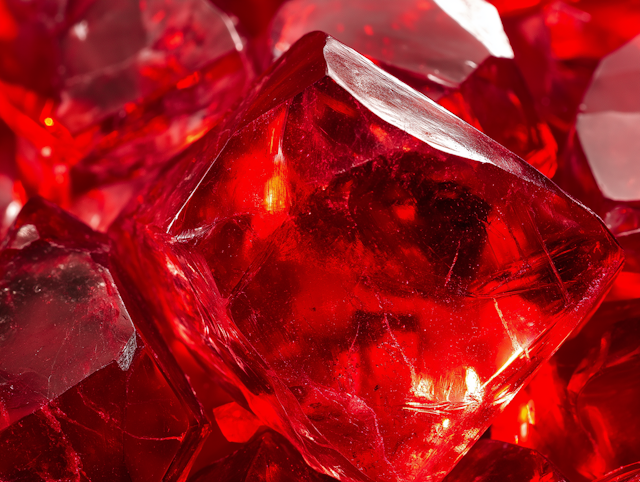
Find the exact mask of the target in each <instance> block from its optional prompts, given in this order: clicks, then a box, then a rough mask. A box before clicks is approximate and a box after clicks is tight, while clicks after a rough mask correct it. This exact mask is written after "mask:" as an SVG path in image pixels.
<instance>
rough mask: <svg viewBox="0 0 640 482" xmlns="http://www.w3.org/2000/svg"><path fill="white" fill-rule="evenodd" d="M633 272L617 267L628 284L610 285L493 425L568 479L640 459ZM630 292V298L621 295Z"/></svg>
mask: <svg viewBox="0 0 640 482" xmlns="http://www.w3.org/2000/svg"><path fill="white" fill-rule="evenodd" d="M633 274H634V273H630V272H623V273H622V275H621V276H620V277H619V278H618V280H616V284H618V282H621V283H623V284H624V285H626V286H617V287H616V286H615V285H614V289H613V290H612V292H611V295H610V296H609V298H608V299H607V300H608V301H605V303H604V304H603V305H602V306H601V307H600V309H599V310H598V311H597V312H596V314H595V315H594V316H593V318H592V319H591V320H590V321H589V323H587V324H586V325H585V326H584V327H583V328H582V330H581V331H580V333H579V334H578V335H577V336H575V337H573V338H572V339H571V340H569V341H567V342H566V343H565V345H563V346H562V347H561V348H560V350H559V351H558V353H556V355H555V356H554V357H553V358H552V359H551V361H550V362H549V363H547V364H545V365H544V366H543V368H542V369H541V370H540V372H538V374H537V375H536V376H535V377H534V379H533V380H532V381H531V383H530V384H529V385H528V386H527V387H526V388H525V389H524V390H522V392H520V393H519V394H518V395H517V396H516V398H515V399H514V400H513V402H511V404H510V406H509V407H508V408H507V409H506V410H505V412H504V413H503V414H502V415H500V416H499V417H498V418H497V419H496V421H495V422H494V425H493V427H492V436H493V437H495V438H498V439H501V440H507V441H510V442H516V443H519V444H521V445H523V446H525V447H531V448H534V449H536V450H538V451H540V452H541V453H543V454H544V455H546V456H547V457H548V458H549V459H550V460H552V461H553V462H554V463H555V464H557V465H558V466H559V467H560V468H561V469H562V471H563V472H564V473H566V474H567V475H568V476H569V477H570V479H571V480H572V481H586V480H593V479H595V478H598V477H602V476H603V475H604V474H606V473H607V472H609V471H612V470H614V469H616V468H618V467H620V466H621V465H625V464H630V463H633V462H634V461H636V460H638V459H640V450H638V444H637V433H638V430H640V417H639V416H638V414H637V402H638V400H640V385H639V384H638V381H637V377H636V374H637V372H638V370H640V356H639V353H638V349H637V348H638V346H640V331H639V329H638V321H639V319H640V298H639V297H638V294H639V293H640V291H638V289H637V281H636V283H635V286H634V284H633V279H634V278H633V276H632V275H633ZM635 276H636V278H637V275H635ZM630 281H631V282H630ZM634 288H635V289H634ZM625 289H626V290H625ZM628 293H631V294H633V295H635V298H625V296H628Z"/></svg>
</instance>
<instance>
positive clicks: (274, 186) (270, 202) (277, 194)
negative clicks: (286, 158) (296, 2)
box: [264, 174, 287, 214]
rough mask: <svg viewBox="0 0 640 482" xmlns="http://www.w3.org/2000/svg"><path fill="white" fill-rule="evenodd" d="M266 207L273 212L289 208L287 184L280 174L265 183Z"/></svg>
mask: <svg viewBox="0 0 640 482" xmlns="http://www.w3.org/2000/svg"><path fill="white" fill-rule="evenodd" d="M264 207H265V209H266V210H267V211H268V212H270V213H272V214H273V213H279V212H282V211H284V210H285V209H287V185H286V184H285V181H284V179H283V178H282V176H280V175H279V174H275V175H274V176H273V177H272V178H271V179H269V180H268V181H267V183H266V184H265V185H264Z"/></svg>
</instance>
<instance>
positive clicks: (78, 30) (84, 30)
mask: <svg viewBox="0 0 640 482" xmlns="http://www.w3.org/2000/svg"><path fill="white" fill-rule="evenodd" d="M71 32H72V33H73V35H75V36H76V37H77V38H78V40H81V41H85V40H87V34H88V33H89V24H88V23H87V21H86V20H83V21H82V22H78V23H76V24H75V25H74V26H73V27H71Z"/></svg>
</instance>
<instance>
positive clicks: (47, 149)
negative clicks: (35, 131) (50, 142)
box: [40, 146, 51, 157]
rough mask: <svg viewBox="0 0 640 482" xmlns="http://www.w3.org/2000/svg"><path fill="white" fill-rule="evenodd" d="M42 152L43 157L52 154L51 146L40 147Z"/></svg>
mask: <svg viewBox="0 0 640 482" xmlns="http://www.w3.org/2000/svg"><path fill="white" fill-rule="evenodd" d="M40 154H42V157H49V156H51V148H50V147H49V146H44V147H43V148H42V149H40Z"/></svg>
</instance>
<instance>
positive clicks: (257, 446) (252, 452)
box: [189, 431, 335, 482]
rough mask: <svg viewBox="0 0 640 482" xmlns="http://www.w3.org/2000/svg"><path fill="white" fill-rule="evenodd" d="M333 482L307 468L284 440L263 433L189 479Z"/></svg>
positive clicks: (203, 481) (191, 481) (205, 481)
mask: <svg viewBox="0 0 640 482" xmlns="http://www.w3.org/2000/svg"><path fill="white" fill-rule="evenodd" d="M271 480H274V481H278V482H332V481H335V479H333V478H331V477H327V476H326V475H322V474H319V473H317V472H315V471H314V470H312V469H311V468H309V466H308V465H307V464H305V462H304V460H303V459H302V457H301V456H300V454H299V453H298V452H296V450H295V449H294V448H293V447H292V446H291V444H290V443H289V442H287V440H286V439H285V438H284V437H282V436H281V435H279V434H277V433H275V432H271V431H269V432H265V433H262V434H260V435H258V436H256V437H254V439H253V440H252V441H250V442H249V443H248V444H247V445H246V446H244V447H242V448H241V449H240V450H238V451H237V452H235V453H234V454H232V455H230V456H229V457H227V458H225V459H223V460H220V461H219V462H216V463H215V464H212V465H210V466H209V467H206V468H203V469H202V470H200V471H199V472H198V473H197V474H195V475H194V476H193V477H191V478H190V479H189V482H262V481H271Z"/></svg>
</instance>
